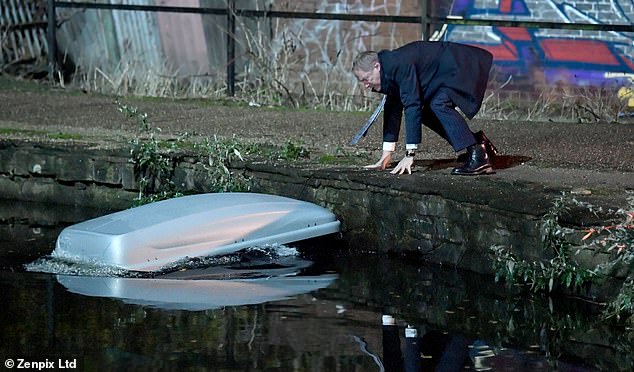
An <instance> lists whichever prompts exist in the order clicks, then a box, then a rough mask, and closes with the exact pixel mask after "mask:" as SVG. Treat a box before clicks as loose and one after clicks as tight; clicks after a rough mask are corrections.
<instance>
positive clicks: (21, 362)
mask: <svg viewBox="0 0 634 372" xmlns="http://www.w3.org/2000/svg"><path fill="white" fill-rule="evenodd" d="M4 366H5V367H6V368H9V369H12V368H15V369H35V370H38V371H41V370H44V369H75V368H77V359H58V360H49V359H48V358H47V359H45V360H27V359H22V358H16V359H11V358H9V359H5V361H4Z"/></svg>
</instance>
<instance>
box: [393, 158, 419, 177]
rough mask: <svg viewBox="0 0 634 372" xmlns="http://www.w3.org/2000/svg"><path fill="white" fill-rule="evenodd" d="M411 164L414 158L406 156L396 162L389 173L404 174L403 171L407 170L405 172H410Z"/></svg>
mask: <svg viewBox="0 0 634 372" xmlns="http://www.w3.org/2000/svg"><path fill="white" fill-rule="evenodd" d="M412 165H414V158H413V157H409V156H406V157H404V158H403V159H401V161H399V162H398V164H397V165H396V168H394V169H393V170H392V171H391V172H390V173H392V174H404V173H405V171H407V174H412Z"/></svg>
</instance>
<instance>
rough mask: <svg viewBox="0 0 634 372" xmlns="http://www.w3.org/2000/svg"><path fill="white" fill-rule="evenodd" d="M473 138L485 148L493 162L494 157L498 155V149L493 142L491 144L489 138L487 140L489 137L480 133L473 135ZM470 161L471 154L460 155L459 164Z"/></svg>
mask: <svg viewBox="0 0 634 372" xmlns="http://www.w3.org/2000/svg"><path fill="white" fill-rule="evenodd" d="M473 136H474V137H475V139H476V144H478V143H479V144H482V145H484V148H485V149H486V151H487V155H489V161H491V160H493V158H494V157H496V156H497V155H498V149H497V148H496V147H495V145H494V144H493V142H491V140H489V138H487V136H486V135H485V134H484V132H483V131H478V132H476V133H473ZM467 160H469V154H468V153H464V154H460V155H458V162H459V163H460V162H465V161H467Z"/></svg>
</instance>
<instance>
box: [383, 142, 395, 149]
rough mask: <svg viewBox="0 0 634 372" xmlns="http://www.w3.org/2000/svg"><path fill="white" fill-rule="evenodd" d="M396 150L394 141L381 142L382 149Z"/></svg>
mask: <svg viewBox="0 0 634 372" xmlns="http://www.w3.org/2000/svg"><path fill="white" fill-rule="evenodd" d="M394 150H396V142H383V151H394Z"/></svg>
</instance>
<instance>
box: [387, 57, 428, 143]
mask: <svg viewBox="0 0 634 372" xmlns="http://www.w3.org/2000/svg"><path fill="white" fill-rule="evenodd" d="M394 77H395V80H396V81H398V82H399V85H398V87H399V89H398V93H397V92H394V93H388V94H387V100H386V101H385V108H384V113H383V141H384V142H397V141H398V136H399V131H400V126H401V120H402V118H403V111H405V134H406V143H408V144H419V143H420V142H421V138H422V129H421V122H422V111H421V109H422V102H421V99H420V97H421V94H420V86H419V85H418V77H417V73H416V68H415V66H412V65H404V66H402V67H401V68H399V69H398V70H397V71H395V76H394Z"/></svg>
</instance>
